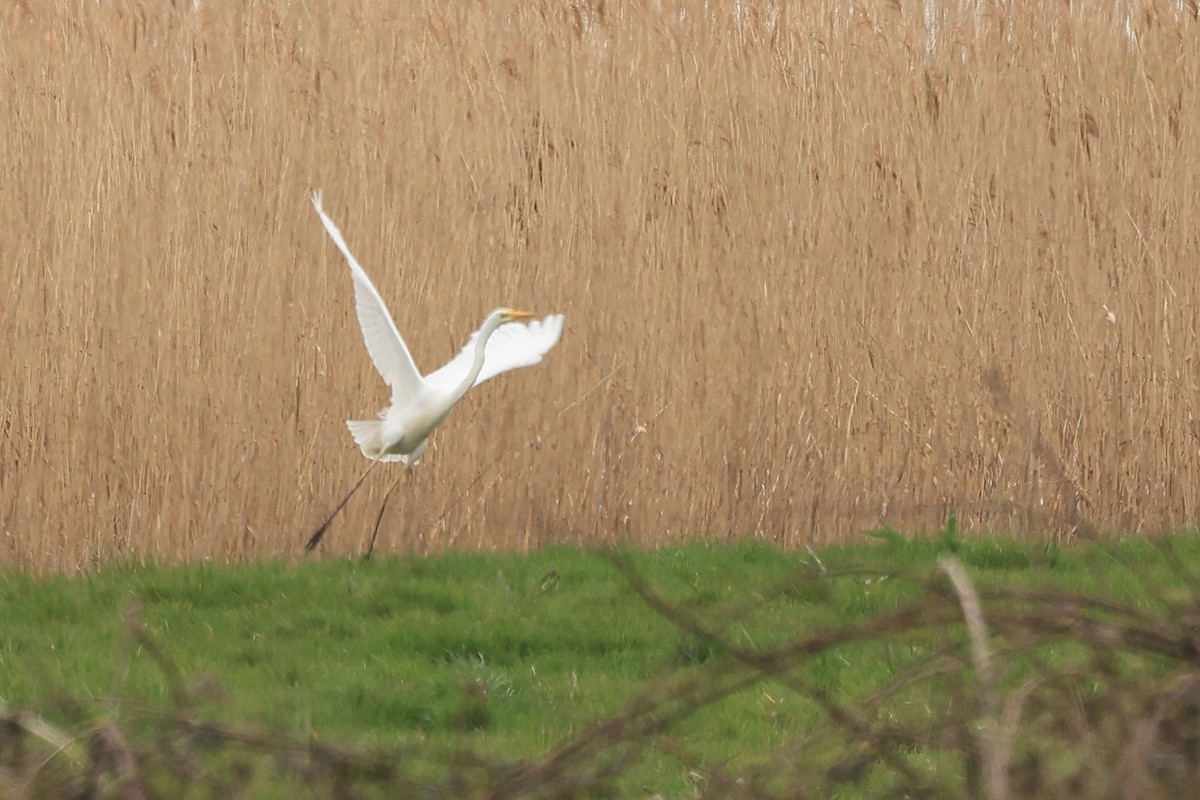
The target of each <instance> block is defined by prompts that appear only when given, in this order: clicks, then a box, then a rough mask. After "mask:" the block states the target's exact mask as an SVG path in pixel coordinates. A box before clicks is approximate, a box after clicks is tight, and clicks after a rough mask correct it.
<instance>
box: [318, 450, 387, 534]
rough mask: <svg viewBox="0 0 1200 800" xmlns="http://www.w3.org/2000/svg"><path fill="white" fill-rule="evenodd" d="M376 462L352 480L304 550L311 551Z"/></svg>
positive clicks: (377, 460)
mask: <svg viewBox="0 0 1200 800" xmlns="http://www.w3.org/2000/svg"><path fill="white" fill-rule="evenodd" d="M378 463H380V462H379V459H376V460H375V461H372V462H371V466H369V467H367V468H366V469H365V470H364V471H363V474H362V475H361V476H360V477H359V479H358V480H357V481H355V482H354V486H353V487H351V489H350V491H348V492H346V496H345V497H343V498H342V502H340V503H338V504H337V508H335V509H334V510H333V513H332V514H330V515H329V516H328V517H326V518H325V521H324V522H322V523H321V527H319V528H317V529H316V530H315V531H313V535H312V537H311V538H310V539H309V540H308V544H306V545H304V550H305V552H308V553H311V552H312V551H313V550H315V549H316V547H317V545H319V544H320V543H321V537H322V536H324V535H325V529H326V528H328V527H329V523H331V522H333V518H334V517H336V516H337V515H338V512H339V511H341V510H342V509H343V508H345V507H346V503H349V502H350V498H351V497H353V496H354V493H355V492H357V491H358V487H360V486H362V484H363V481H365V480H366V479H367V476H368V475H370V474H371V470H373V469H375V465H376V464H378ZM384 502H386V501H384Z"/></svg>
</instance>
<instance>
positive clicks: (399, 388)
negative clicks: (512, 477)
mask: <svg viewBox="0 0 1200 800" xmlns="http://www.w3.org/2000/svg"><path fill="white" fill-rule="evenodd" d="M312 201H313V208H315V209H316V210H317V214H318V216H320V218H321V223H322V224H323V225H324V226H325V230H326V231H327V232H328V233H329V238H331V239H333V243H334V244H335V245H337V249H338V250H340V251H341V252H342V255H343V256H345V257H346V262H347V263H348V264H349V265H350V276H351V277H352V278H353V279H354V298H355V305H356V307H357V309H358V322H359V324H360V325H361V326H362V332H363V341H365V342H366V345H367V352H368V353H370V355H371V360H372V361H373V362H375V369H377V370H379V374H380V375H382V376H383V379H384V381H386V382H387V384H388V386H390V387H391V389H392V404H391V405H390V406H388V407H387V408H385V409H384V410H383V411H381V412H379V417H380V418H379V419H378V420H350V421H349V422H347V423H346V424H347V426H348V427H349V428H350V434H351V435H352V436H353V437H354V441H355V443H357V444H358V446H359V448H360V449H361V450H362V452H363V455H364V456H366V457H367V458H369V459H371V466H370V467H368V468H367V470H366V471H365V472H363V474H362V476H361V477H360V478H359V479H358V481H357V482H356V483H355V484H354V487H353V488H351V489H350V491H349V493H347V494H346V496H345V498H343V500H342V502H340V503H338V506H337V508H335V509H334V510H333V513H332V514H330V515H329V518H328V519H326V520H325V522H324V523H323V524H322V525H321V527H319V528H317V530H316V532H315V533H313V535H312V538H310V539H309V540H308V545H307V547H306V549H308V550H312V549H313V548H315V547H316V546H317V544H318V543H319V542H320V541H321V537H322V536H323V535H324V534H325V529H326V528H327V527H329V523H331V522H332V521H333V518H334V517H336V516H337V513H338V512H339V511H341V510H342V507H343V506H345V505H346V503H347V502H348V501H349V500H350V497H351V496H352V495H353V494H354V492H355V491H356V490H357V489H358V487H359V486H361V485H362V482H363V481H364V480H366V477H367V475H368V474H370V472H371V469H373V468H374V467H375V465H376V464H379V463H380V462H385V461H402V462H404V464H406V465H407V466H410V467H411V466H412V465H413V464H415V463H417V460H418V459H419V458H420V457H421V454H422V453H424V452H425V448H426V446H427V445H428V444H429V437H430V435H431V434H432V433H433V431H434V429H435V428H437V426H438V425H440V424H442V422H444V421H445V419H446V417H448V416H450V412H451V411H453V410H454V406H455V404H457V403H458V401H459V400H461V399H462V398H463V395H465V394H466V393H467V391H468V390H469V389H470V388H471V387H473V386H478V385H479V384H481V383H483V382H484V381H486V380H487V379H488V378H493V377H495V376H496V375H499V374H500V373H502V372H508V371H509V370H511V369H517V368H518V367H531V366H533V365H534V364H537V363H538V362H539V361H541V360H542V356H544V355H545V354H546V353H547V352H548V351H549V350H550V348H551V347H554V345H555V344H557V343H558V339H559V337H560V336H561V335H562V329H563V315H562V314H552V315H550V316H548V317H545V318H544V319H542V320H535V321H532V322H528V323H527V324H526V323H522V322H521V321H522V320H532V319H533V314H531V313H529V312H528V311H514V310H513V309H511V308H497V309H496V310H495V311H493V312H492V313H490V314H488V316H487V318H486V319H485V320H484V321H483V325H482V327H480V329H479V330H477V331H476V332H475V333H473V334H471V338H470V339H468V340H467V344H466V345H465V346H464V347H463V349H462V350H461V351H460V352H459V354H458V355H457V356H455V357H454V358H453V359H451V361H450V362H449V363H448V364H446V365H445V366H444V367H441V368H440V369H437V370H434V371H433V372H431V373H429V374H428V375H425V376H422V375H421V373H420V371H418V370H417V365H416V364H415V363H413V359H412V355H410V354H409V352H408V347H407V346H406V345H405V344H404V340H403V339H402V338H400V332H399V331H398V330H397V329H396V323H395V322H393V321H392V315H391V314H389V313H388V310H387V306H385V305H384V303H383V298H381V297H380V296H379V292H377V291H376V290H375V286H374V285H373V284H372V283H371V279H370V278H368V277H367V273H366V272H365V271H364V270H363V268H362V267H361V266H360V265H359V263H358V261H357V260H356V259H355V258H354V255H353V254H351V252H350V248H349V247H347V246H346V240H345V239H344V238H342V232H341V231H339V230H338V228H337V226H336V225H334V224H333V220H331V219H330V218H329V216H328V215H327V214H326V213H325V211H324V209H322V208H321V193H320V192H314V193H313V198H312Z"/></svg>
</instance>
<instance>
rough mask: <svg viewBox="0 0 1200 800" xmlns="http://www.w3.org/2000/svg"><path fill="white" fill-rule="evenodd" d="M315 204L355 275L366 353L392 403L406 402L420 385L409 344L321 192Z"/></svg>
mask: <svg viewBox="0 0 1200 800" xmlns="http://www.w3.org/2000/svg"><path fill="white" fill-rule="evenodd" d="M312 203H313V208H315V209H316V210H317V214H318V215H319V216H320V217H321V224H323V225H324V226H325V230H326V232H328V233H329V238H330V239H333V243H334V244H335V245H337V249H338V250H341V251H342V255H343V256H345V257H346V261H347V262H348V263H349V264H350V276H351V277H352V278H354V298H355V305H356V306H357V309H358V324H359V325H361V326H362V333H363V341H364V342H366V344H367V352H368V353H370V354H371V360H372V361H374V362H375V369H377V370H379V374H380V375H382V376H383V379H384V380H385V381H387V384H388V386H390V387H392V405H393V406H398V405H404V404H405V403H407V402H408V400H410V399H411V398H412V397H413V396H414V395H415V394H416V393H417V391H418V390H419V389H420V388H421V373H420V372H418V371H417V365H416V364H415V363H413V358H412V355H411V354H410V353H409V352H408V347H407V346H406V345H405V344H404V340H403V339H402V338H400V331H398V330H396V323H395V322H393V321H392V315H391V314H390V313H388V310H387V306H386V305H384V303H383V298H382V297H380V296H379V292H377V291H376V290H375V285H374V284H372V283H371V279H370V278H368V277H367V273H366V271H365V270H363V268H362V266H360V265H359V263H358V260H357V259H355V258H354V255H353V254H352V253H351V252H350V248H349V247H347V246H346V240H345V239H344V238H342V232H341V231H340V230H338V227H337V225H334V224H333V220H331V219H330V218H329V216H328V215H327V214H326V213H325V210H324V209H323V208H321V193H320V192H313V198H312Z"/></svg>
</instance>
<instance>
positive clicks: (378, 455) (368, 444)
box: [346, 419, 408, 464]
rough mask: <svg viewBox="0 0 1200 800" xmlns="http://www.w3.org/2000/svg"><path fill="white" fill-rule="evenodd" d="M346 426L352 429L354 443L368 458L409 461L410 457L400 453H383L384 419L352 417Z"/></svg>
mask: <svg viewBox="0 0 1200 800" xmlns="http://www.w3.org/2000/svg"><path fill="white" fill-rule="evenodd" d="M346 427H347V428H349V429H350V435H351V436H353V437H354V443H355V444H357V445H358V447H359V449H360V450H362V453H363V455H364V456H366V457H367V458H370V459H372V460H378V461H403V462H404V463H406V464H407V463H408V458H407V457H405V456H403V455H399V454H392V453H387V454H384V453H382V446H381V444H380V442H379V434H380V433H381V432H382V430H383V421H382V420H378V419H370V420H364V419H352V420H349V421H348V422H347V423H346Z"/></svg>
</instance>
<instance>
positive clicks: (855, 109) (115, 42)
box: [0, 0, 1200, 570]
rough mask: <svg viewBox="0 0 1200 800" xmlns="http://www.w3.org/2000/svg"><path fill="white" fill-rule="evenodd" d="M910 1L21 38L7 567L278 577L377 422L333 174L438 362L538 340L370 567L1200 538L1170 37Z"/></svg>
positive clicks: (1184, 30)
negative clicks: (750, 548) (349, 421)
mask: <svg viewBox="0 0 1200 800" xmlns="http://www.w3.org/2000/svg"><path fill="white" fill-rule="evenodd" d="M177 5H180V6H181V7H184V8H190V4H186V3H184V4H177ZM919 6H920V4H898V5H889V4H886V3H884V4H878V5H874V6H869V7H860V8H859V10H858V11H856V12H855V13H853V14H851V13H848V12H847V11H846V10H845V8H844V7H843V9H842V10H841V11H837V10H835V7H834V6H833V5H828V6H825V5H807V6H804V7H802V8H788V9H786V11H785V12H783V13H779V14H773V13H772V14H767V13H763V14H760V15H757V16H743V17H738V16H737V14H736V12H735V10H734V8H733V6H732V4H729V5H728V6H727V7H725V8H724V9H718V8H715V7H714V8H713V9H712V10H711V12H710V14H709V15H708V16H704V15H701V14H700V13H699V12H697V11H696V10H695V9H692V10H691V11H689V13H688V14H687V15H686V16H685V17H684V18H683V21H682V22H681V21H680V17H679V16H678V15H674V14H669V13H662V12H654V11H648V10H645V9H642V8H640V7H638V6H635V5H629V6H625V5H623V4H597V5H595V6H586V5H583V4H576V5H574V6H571V7H566V6H563V7H560V6H559V5H558V4H553V3H536V2H515V1H514V2H498V3H489V4H483V5H462V6H456V7H454V8H453V9H452V10H446V9H444V8H443V7H442V6H441V5H440V4H432V3H431V4H427V5H424V6H420V5H417V4H411V5H406V6H405V7H403V8H394V7H393V6H392V5H390V4H383V5H382V6H379V4H373V3H350V4H326V3H307V4H302V3H289V2H282V0H261V2H255V3H249V4H245V5H244V6H241V7H238V8H236V9H232V8H231V9H226V8H225V7H224V6H223V5H222V4H218V3H205V4H204V5H203V8H202V10H201V11H199V12H198V13H194V14H193V13H192V12H191V11H186V10H177V9H175V8H173V7H172V6H171V5H169V4H166V3H147V4H143V5H142V6H140V7H137V8H136V10H134V11H130V10H129V9H128V7H126V6H125V5H120V6H118V7H113V6H110V5H107V4H104V5H100V4H72V3H65V2H58V3H50V4H43V5H37V6H34V5H31V4H18V5H16V6H9V7H6V8H5V9H4V10H3V11H0V26H2V27H3V31H2V33H3V39H4V41H5V42H6V44H5V46H4V48H3V50H2V51H0V69H2V70H3V74H4V75H5V80H4V82H3V83H4V88H3V89H2V90H0V107H2V111H0V114H2V115H3V118H4V119H5V120H6V124H5V125H4V126H3V127H2V128H0V164H3V169H4V176H5V180H4V185H5V187H6V191H5V192H4V194H3V199H2V201H0V203H2V206H0V220H3V221H2V222H0V225H2V226H3V231H2V235H0V256H2V258H0V263H2V264H3V270H4V289H5V290H4V292H3V293H0V325H2V326H3V335H4V341H5V343H6V344H7V348H6V350H7V352H8V355H7V356H6V357H5V358H4V359H3V360H2V361H0V370H2V373H0V376H2V381H0V409H3V417H2V432H3V435H2V437H0V442H2V445H0V446H2V450H0V478H2V484H0V524H2V525H3V538H0V564H5V565H17V566H21V567H30V568H50V569H68V570H69V569H75V568H80V567H87V566H89V565H92V564H95V563H99V562H104V561H106V560H109V559H112V558H129V557H142V556H150V557H154V558H161V559H176V558H217V559H225V558H250V557H259V556H272V555H277V554H293V553H296V552H298V550H299V548H300V546H301V544H302V542H303V540H304V538H305V536H306V534H307V532H308V531H309V529H310V528H311V526H312V525H313V524H314V523H315V522H316V521H318V520H319V519H320V518H321V517H322V516H323V514H324V513H325V512H326V511H327V510H328V509H329V508H330V507H331V504H332V503H334V502H335V501H336V499H337V497H338V496H339V495H340V493H341V491H342V490H344V488H345V487H346V486H347V485H348V483H349V481H350V480H351V478H352V477H353V476H354V475H355V474H356V473H357V471H358V470H359V469H360V467H361V466H362V465H363V463H364V462H363V461H362V459H361V456H360V455H359V454H358V453H357V452H356V451H355V449H354V447H353V445H352V442H351V441H350V439H349V436H348V435H347V433H346V430H345V428H344V425H343V420H345V419H346V418H348V417H360V418H361V417H363V416H364V415H369V414H370V413H373V412H374V411H375V410H376V409H377V408H379V407H382V406H383V405H385V404H386V400H387V392H386V390H385V388H384V386H383V385H382V383H381V382H380V381H379V379H378V376H377V375H376V374H375V373H374V370H373V369H372V367H371V366H370V363H369V361H368V359H367V356H366V353H365V350H364V348H363V347H362V342H361V338H360V335H359V332H358V327H357V322H356V320H355V318H354V315H353V304H352V294H351V290H350V282H349V279H348V277H347V273H346V269H345V265H344V264H343V263H342V262H341V260H340V259H339V257H338V256H337V254H336V251H335V250H334V249H333V247H332V246H331V245H330V243H329V242H328V241H327V240H326V238H325V236H324V234H323V232H322V231H321V229H320V225H319V224H318V223H317V220H316V218H315V217H314V215H313V214H312V212H311V209H310V207H309V206H308V193H309V191H310V189H312V188H316V187H321V188H323V189H324V190H325V196H326V205H327V208H329V210H330V212H331V213H332V214H333V216H334V218H335V219H336V220H337V221H338V222H339V224H341V225H342V227H343V229H344V230H345V231H346V234H347V238H348V239H349V242H350V244H351V246H352V248H354V250H355V251H356V252H357V254H358V256H359V258H360V260H361V261H362V262H363V263H364V265H365V266H366V267H367V269H368V271H369V272H370V273H371V274H372V275H373V277H374V278H375V279H376V282H377V284H378V285H379V288H380V291H381V293H382V294H383V295H384V296H385V298H386V299H387V300H388V302H389V304H390V305H391V307H392V309H393V311H394V313H395V314H396V316H397V323H398V325H399V327H400V329H401V330H402V332H403V333H404V334H405V335H406V337H407V338H408V341H409V343H410V346H411V347H412V348H413V351H414V353H415V354H416V357H417V360H418V362H419V364H420V365H421V366H423V367H425V368H432V367H434V366H436V365H437V364H439V363H440V362H441V360H442V359H444V358H446V357H448V356H450V355H451V354H452V353H453V352H454V351H456V350H457V348H458V347H459V346H460V345H461V343H462V341H463V340H464V339H465V337H466V335H467V334H468V333H469V332H470V330H472V329H473V327H474V326H475V325H476V324H477V323H478V321H479V320H480V319H481V318H482V317H483V315H484V314H485V313H486V312H487V311H488V310H489V309H490V308H491V307H493V306H494V305H496V304H498V303H509V304H514V305H522V306H528V307H531V308H533V309H535V310H537V311H544V312H549V311H554V310H561V311H564V312H565V313H566V314H567V319H568V330H567V332H566V334H565V336H564V340H563V342H562V344H561V345H560V347H559V348H557V349H556V350H555V351H554V352H553V353H552V354H551V357H550V358H549V359H548V360H547V362H546V363H545V364H544V365H543V366H542V367H539V368H538V369H536V370H529V371H524V372H521V373H516V374H513V375H510V376H507V377H506V378H504V379H502V380H498V381H496V382H494V383H492V384H488V385H487V386H486V387H485V388H484V389H482V390H480V391H479V392H478V393H477V394H476V395H474V396H472V397H470V398H468V400H467V401H466V403H465V404H464V406H463V407H462V408H460V409H459V410H458V411H457V412H456V414H455V415H454V417H452V419H451V422H450V424H449V425H448V426H447V427H446V428H445V429H444V430H442V431H440V432H439V434H438V435H437V436H436V437H435V440H434V446H433V448H432V449H431V451H430V453H429V454H428V455H427V457H426V460H425V461H424V462H423V464H422V466H421V467H420V468H419V469H418V470H417V471H416V473H415V474H414V475H412V476H409V477H410V478H411V482H410V483H409V485H407V486H403V487H402V490H401V491H400V492H399V493H398V494H397V496H396V498H395V499H393V501H392V503H391V506H390V507H389V509H388V511H387V513H386V515H385V517H384V529H383V533H382V535H381V547H382V548H383V549H385V550H387V549H398V548H405V547H409V546H412V547H416V548H419V549H436V548H442V547H447V546H467V547H518V548H520V547H535V546H539V545H542V544H545V543H549V542H559V541H565V542H583V543H604V542H611V541H614V540H632V541H635V542H638V543H643V544H647V545H655V544H662V543H666V542H670V541H673V540H676V539H677V538H680V537H690V536H716V537H727V536H729V537H738V536H758V537H765V538H768V539H771V540H774V541H777V542H780V543H782V544H785V545H789V546H795V545H801V544H804V543H807V542H814V543H818V542H825V541H830V540H834V539H837V538H839V537H844V536H847V535H853V534H854V533H856V532H857V531H860V530H862V529H863V528H865V527H869V526H873V525H877V524H880V523H888V524H891V525H893V526H897V527H904V528H916V529H927V528H930V527H933V526H937V525H939V524H941V522H942V521H943V520H944V518H945V516H946V515H947V514H948V513H950V512H951V511H956V512H957V514H958V515H959V519H960V524H962V525H963V526H964V527H965V528H967V529H972V530H983V529H991V530H1012V531H1019V532H1030V533H1034V534H1054V535H1071V534H1078V533H1080V532H1085V533H1092V532H1104V531H1110V530H1127V529H1138V530H1155V529H1162V528H1169V527H1173V526H1179V525H1185V524H1188V523H1191V522H1193V521H1194V520H1195V519H1196V511H1197V500H1198V499H1200V498H1198V492H1200V474H1198V472H1200V465H1198V462H1197V458H1196V457H1195V455H1194V454H1195V452H1196V449H1197V448H1196V445H1197V424H1196V421H1195V419H1194V417H1195V412H1196V409H1197V400H1196V388H1197V387H1196V378H1195V375H1196V365H1195V363H1194V358H1195V356H1194V354H1195V353H1196V351H1197V314H1198V313H1200V302H1197V301H1198V299H1200V298H1198V297H1197V294H1198V291H1200V280H1198V279H1197V277H1196V275H1195V274H1194V273H1195V270H1196V266H1197V254H1198V249H1200V248H1198V234H1197V228H1196V223H1195V220H1196V219H1197V218H1198V216H1200V215H1198V213H1197V212H1198V211H1200V208H1198V204H1200V201H1198V198H1200V179H1198V177H1200V176H1198V164H1200V160H1198V158H1197V156H1196V148H1195V142H1196V141H1200V111H1198V109H1200V96H1198V94H1200V93H1198V91H1197V79H1198V76H1200V44H1198V43H1200V36H1198V35H1197V34H1198V32H1200V31H1198V29H1197V24H1196V22H1195V14H1194V11H1188V10H1187V9H1184V10H1183V11H1178V12H1177V11H1174V10H1172V9H1174V8H1175V7H1174V6H1154V5H1147V6H1145V7H1144V8H1142V9H1140V10H1139V11H1138V13H1137V14H1136V15H1135V16H1133V17H1131V18H1130V21H1129V24H1128V26H1126V24H1125V23H1124V22H1123V21H1122V20H1119V19H1116V18H1114V17H1112V16H1109V15H1108V12H1107V10H1097V11H1095V12H1090V13H1079V12H1077V11H1076V12H1068V11H1067V10H1066V9H1065V7H1064V6H1063V5H1062V4H1060V3H1056V2H1049V1H1048V0H1046V1H1044V2H1034V3H1032V4H1020V7H1017V8H1014V9H1013V12H1012V13H1013V16H1008V17H1005V16H1003V15H1002V14H1001V13H1000V12H999V11H997V10H992V11H988V12H987V13H986V14H984V15H983V16H982V17H980V18H978V19H973V18H968V17H960V16H958V15H957V14H956V12H954V11H953V10H952V9H949V8H947V9H943V11H942V12H941V17H940V18H939V19H940V21H939V23H938V36H937V38H936V40H934V41H932V42H931V40H930V38H929V34H928V31H927V28H926V22H925V19H924V12H923V9H922V8H921V7H919ZM1130 31H1131V32H1132V34H1131V33H1130ZM1110 311H1111V312H1112V315H1113V316H1112V317H1109V316H1108V315H1107V312H1110ZM393 472H394V473H396V474H398V471H393ZM389 482H390V480H389V476H385V475H380V476H375V477H374V478H373V480H372V482H371V483H370V487H369V492H367V493H364V494H363V496H362V497H360V498H357V499H356V501H355V502H354V503H353V504H352V505H351V506H350V507H349V509H348V511H347V515H346V517H345V518H344V519H343V520H342V521H341V522H340V523H339V526H338V527H337V528H335V529H334V531H333V532H332V533H331V534H330V539H331V542H332V544H331V546H332V547H333V548H334V549H338V550H350V549H356V548H358V547H360V546H361V543H362V542H363V540H364V539H365V537H366V536H367V535H368V534H369V528H370V526H371V524H372V523H373V522H374V518H375V514H376V513H377V510H378V508H379V503H380V501H381V499H382V496H383V493H384V491H385V490H386V488H387V486H388V484H389Z"/></svg>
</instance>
